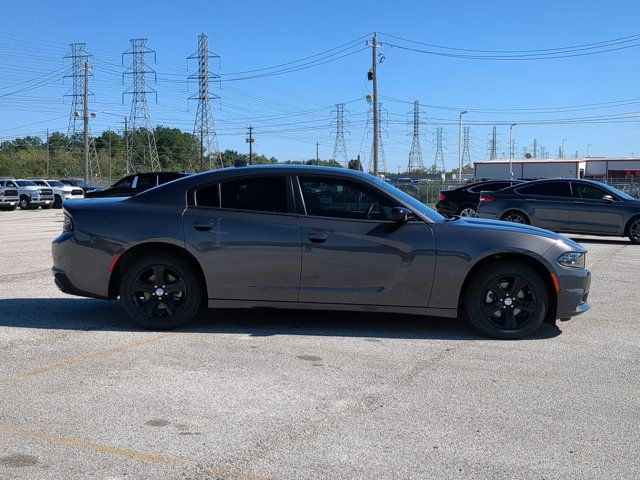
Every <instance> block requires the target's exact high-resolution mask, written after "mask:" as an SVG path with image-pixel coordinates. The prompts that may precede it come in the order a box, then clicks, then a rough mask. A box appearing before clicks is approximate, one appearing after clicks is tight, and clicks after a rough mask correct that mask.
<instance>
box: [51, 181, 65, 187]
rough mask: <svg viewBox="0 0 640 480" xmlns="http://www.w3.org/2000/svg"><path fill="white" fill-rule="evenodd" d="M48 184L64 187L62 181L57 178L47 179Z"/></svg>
mask: <svg viewBox="0 0 640 480" xmlns="http://www.w3.org/2000/svg"><path fill="white" fill-rule="evenodd" d="M49 186H51V187H64V183H62V182H59V181H57V180H49Z"/></svg>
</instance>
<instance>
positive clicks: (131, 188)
mask: <svg viewBox="0 0 640 480" xmlns="http://www.w3.org/2000/svg"><path fill="white" fill-rule="evenodd" d="M187 175H189V174H188V173H180V172H150V173H136V174H134V175H127V176H126V177H124V178H122V179H120V180H118V181H117V182H116V183H115V184H113V185H112V186H111V187H109V188H107V189H104V190H96V191H94V192H90V193H87V194H85V197H86V198H103V197H132V196H134V195H137V194H138V193H141V192H144V191H145V190H149V189H150V188H153V187H157V186H158V185H162V184H163V183H167V182H170V181H172V180H175V179H177V178H180V177H185V176H187Z"/></svg>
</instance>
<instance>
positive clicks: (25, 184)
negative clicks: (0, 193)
mask: <svg viewBox="0 0 640 480" xmlns="http://www.w3.org/2000/svg"><path fill="white" fill-rule="evenodd" d="M16 183H17V184H18V186H20V187H36V186H37V185H36V184H35V183H33V182H31V181H29V180H18V181H17V182H16Z"/></svg>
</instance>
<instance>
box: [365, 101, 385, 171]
mask: <svg viewBox="0 0 640 480" xmlns="http://www.w3.org/2000/svg"><path fill="white" fill-rule="evenodd" d="M376 118H377V130H378V136H377V141H374V142H372V144H371V154H370V155H369V165H368V168H367V170H368V171H369V172H372V173H375V169H376V158H377V160H378V162H377V167H378V172H377V173H383V172H387V158H386V157H385V154H384V145H383V143H382V134H383V133H384V134H386V133H387V131H386V129H384V128H382V123H386V110H383V108H382V103H380V102H378V113H377V115H375V116H374V119H373V123H374V128H373V131H374V138H375V131H376ZM376 147H377V151H376V150H374V149H375V148H376Z"/></svg>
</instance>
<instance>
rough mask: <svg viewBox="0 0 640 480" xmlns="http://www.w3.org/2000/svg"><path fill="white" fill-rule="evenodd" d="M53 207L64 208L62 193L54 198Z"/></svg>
mask: <svg viewBox="0 0 640 480" xmlns="http://www.w3.org/2000/svg"><path fill="white" fill-rule="evenodd" d="M53 208H62V197H61V196H60V195H56V197H55V199H54V200H53Z"/></svg>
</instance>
